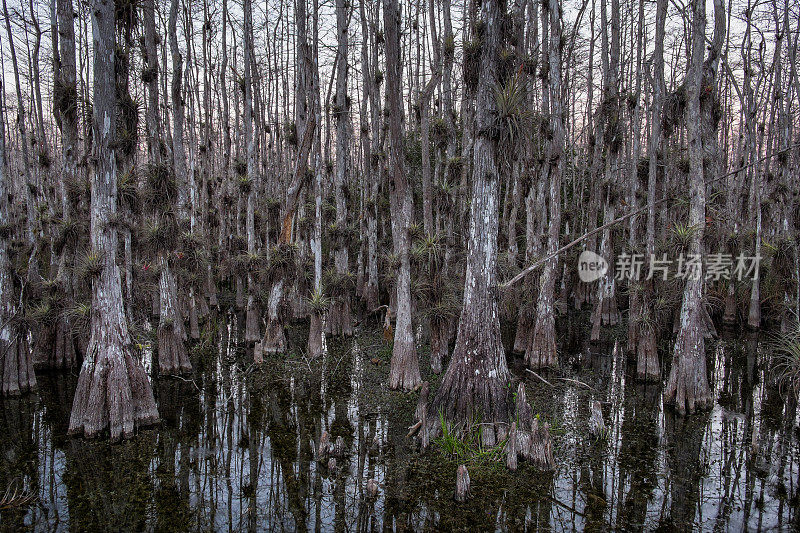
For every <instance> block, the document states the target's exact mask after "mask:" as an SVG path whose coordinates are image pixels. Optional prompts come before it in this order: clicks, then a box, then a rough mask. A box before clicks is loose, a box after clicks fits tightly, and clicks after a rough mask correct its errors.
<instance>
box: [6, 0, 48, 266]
mask: <svg viewBox="0 0 800 533" xmlns="http://www.w3.org/2000/svg"><path fill="white" fill-rule="evenodd" d="M3 15H4V16H5V19H6V34H7V35H8V48H9V50H10V51H11V64H12V66H13V72H14V84H15V86H16V89H17V130H18V131H19V144H20V147H21V148H22V176H23V177H24V178H25V186H24V187H23V192H24V194H25V207H26V214H27V217H26V221H25V222H26V223H25V229H26V233H25V237H26V238H27V240H28V244H30V245H31V246H32V247H33V252H32V253H31V257H30V259H29V260H28V280H29V281H34V282H38V281H40V274H39V267H38V262H37V254H36V239H35V230H34V227H35V224H36V220H37V218H38V217H37V216H36V205H35V199H34V197H33V193H32V192H31V191H32V190H35V187H34V183H33V181H32V180H31V171H30V169H31V160H30V157H29V154H28V133H27V131H28V130H27V128H26V127H25V103H24V100H23V97H22V85H21V84H20V78H19V66H18V64H17V52H16V46H15V45H14V36H13V34H12V32H11V17H10V16H9V12H8V6H7V5H6V1H5V0H3Z"/></svg>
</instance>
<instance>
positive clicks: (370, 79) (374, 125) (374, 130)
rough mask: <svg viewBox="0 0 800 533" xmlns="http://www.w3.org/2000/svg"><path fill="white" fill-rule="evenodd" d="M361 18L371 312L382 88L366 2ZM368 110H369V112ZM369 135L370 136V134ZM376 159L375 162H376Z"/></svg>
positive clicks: (374, 295) (369, 304)
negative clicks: (373, 55)
mask: <svg viewBox="0 0 800 533" xmlns="http://www.w3.org/2000/svg"><path fill="white" fill-rule="evenodd" d="M358 11H359V15H360V17H361V41H362V44H361V75H362V84H363V95H362V99H363V101H362V103H361V121H362V126H361V136H362V147H363V148H362V151H363V152H364V171H365V172H366V174H367V177H366V189H367V191H366V197H367V199H366V205H365V207H364V211H365V217H366V232H367V235H366V237H367V254H366V255H367V257H366V267H365V270H366V278H367V279H366V281H365V284H364V291H363V295H362V296H363V298H364V301H365V302H366V304H367V311H372V310H374V309H377V307H378V305H379V304H378V205H377V200H378V184H379V183H380V171H381V169H380V164H379V163H380V162H379V161H378V153H377V152H378V150H375V151H373V147H376V148H377V147H378V143H379V142H380V111H379V110H378V109H377V107H378V98H379V96H380V87H379V86H378V84H377V83H376V82H375V75H376V72H375V71H376V70H377V67H378V65H377V54H376V61H375V62H374V63H373V62H372V61H371V59H370V55H369V48H370V46H372V47H373V51H374V52H376V51H377V45H376V44H374V42H372V40H371V39H370V31H369V25H368V22H367V17H366V14H365V12H364V0H360V1H359V6H358ZM368 110H369V111H368ZM367 133H369V134H370V135H367ZM373 159H374V160H375V161H373Z"/></svg>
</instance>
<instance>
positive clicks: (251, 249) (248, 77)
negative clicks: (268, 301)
mask: <svg viewBox="0 0 800 533" xmlns="http://www.w3.org/2000/svg"><path fill="white" fill-rule="evenodd" d="M243 11H244V144H245V150H246V154H247V156H246V157H247V176H246V177H245V179H247V180H249V188H248V190H247V200H246V202H247V203H246V205H247V207H246V209H247V211H246V214H245V226H246V228H245V231H246V232H247V255H248V256H249V257H250V258H255V257H256V255H257V254H258V250H257V245H256V227H255V202H256V199H255V195H256V135H255V134H254V132H253V118H254V112H253V71H254V63H255V53H254V51H253V2H252V0H244V4H243ZM260 322H261V319H260V316H259V309H258V303H257V302H256V280H255V273H254V272H253V269H248V272H247V310H246V318H245V340H246V341H247V342H258V340H259V339H260V338H261V336H260V330H261V328H260Z"/></svg>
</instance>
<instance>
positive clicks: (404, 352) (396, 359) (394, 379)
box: [389, 326, 422, 391]
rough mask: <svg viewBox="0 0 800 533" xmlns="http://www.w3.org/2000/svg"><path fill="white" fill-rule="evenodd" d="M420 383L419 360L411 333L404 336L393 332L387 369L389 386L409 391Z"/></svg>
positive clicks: (393, 388)
mask: <svg viewBox="0 0 800 533" xmlns="http://www.w3.org/2000/svg"><path fill="white" fill-rule="evenodd" d="M398 327H399V326H398ZM420 383H422V376H421V375H420V373H419V361H418V360H417V349H416V346H415V345H414V337H413V335H411V336H408V337H406V336H401V335H397V334H395V337H394V347H393V348H392V360H391V367H390V370H389V388H390V389H392V390H398V389H399V390H404V391H410V390H414V389H415V388H416V387H417V385H419V384H420Z"/></svg>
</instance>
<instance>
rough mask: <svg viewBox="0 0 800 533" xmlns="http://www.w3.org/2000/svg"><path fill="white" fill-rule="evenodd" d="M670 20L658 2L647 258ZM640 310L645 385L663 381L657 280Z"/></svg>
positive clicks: (639, 352)
mask: <svg viewBox="0 0 800 533" xmlns="http://www.w3.org/2000/svg"><path fill="white" fill-rule="evenodd" d="M666 20H667V0H658V1H657V2H656V36H655V50H654V51H653V61H652V64H653V82H652V85H653V103H652V109H651V114H650V146H649V160H648V167H647V257H648V258H652V257H653V256H654V255H655V251H656V204H655V202H656V183H657V181H658V172H659V170H658V166H659V157H658V155H659V146H660V145H661V111H662V109H663V105H664V104H663V98H664V33H665V27H666ZM641 297H642V301H641V306H640V311H641V315H642V316H641V320H640V326H639V335H638V343H637V349H636V376H637V377H638V378H639V379H641V380H644V381H657V380H659V379H660V378H661V368H660V365H659V362H658V350H657V345H656V324H655V313H656V311H655V307H654V303H655V294H654V285H653V280H652V279H650V280H647V281H646V282H645V286H644V290H643V291H642V295H641Z"/></svg>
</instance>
